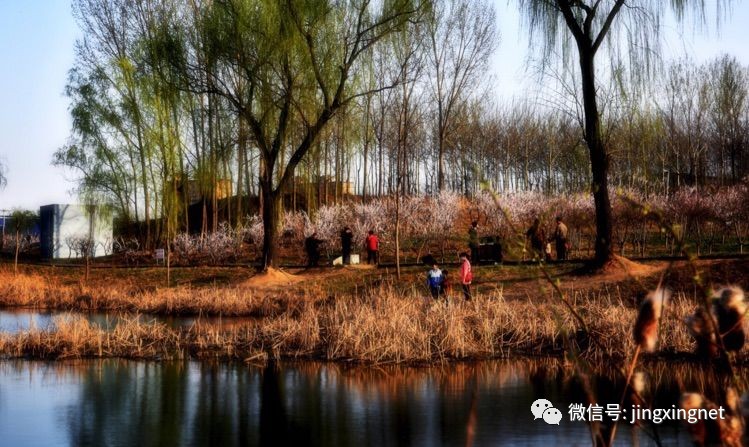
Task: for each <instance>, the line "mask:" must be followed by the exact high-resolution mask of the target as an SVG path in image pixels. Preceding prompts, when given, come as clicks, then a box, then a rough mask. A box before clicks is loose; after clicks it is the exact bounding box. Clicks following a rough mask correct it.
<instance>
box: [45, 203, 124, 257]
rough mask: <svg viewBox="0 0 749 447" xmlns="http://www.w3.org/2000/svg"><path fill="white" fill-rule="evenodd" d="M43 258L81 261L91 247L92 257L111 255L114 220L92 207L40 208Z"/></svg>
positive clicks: (48, 206) (47, 206)
mask: <svg viewBox="0 0 749 447" xmlns="http://www.w3.org/2000/svg"><path fill="white" fill-rule="evenodd" d="M39 223H40V230H41V231H40V233H41V234H40V246H41V247H40V249H41V256H42V257H43V258H47V259H66V258H82V257H84V254H85V253H84V252H82V247H85V246H89V247H90V251H91V255H92V256H93V257H97V256H105V255H108V254H110V253H111V252H112V216H111V215H109V214H107V213H104V212H103V211H102V209H101V208H100V207H97V206H93V205H61V204H55V205H45V206H42V207H41V208H39Z"/></svg>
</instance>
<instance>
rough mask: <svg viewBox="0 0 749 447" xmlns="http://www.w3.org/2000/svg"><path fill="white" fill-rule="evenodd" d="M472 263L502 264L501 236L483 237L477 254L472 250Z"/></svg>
mask: <svg viewBox="0 0 749 447" xmlns="http://www.w3.org/2000/svg"><path fill="white" fill-rule="evenodd" d="M471 261H472V262H473V263H474V264H476V265H479V264H482V263H487V262H488V263H494V262H497V263H499V262H502V241H501V239H500V237H499V236H486V237H482V238H481V240H480V242H479V245H478V248H477V250H476V253H473V250H471Z"/></svg>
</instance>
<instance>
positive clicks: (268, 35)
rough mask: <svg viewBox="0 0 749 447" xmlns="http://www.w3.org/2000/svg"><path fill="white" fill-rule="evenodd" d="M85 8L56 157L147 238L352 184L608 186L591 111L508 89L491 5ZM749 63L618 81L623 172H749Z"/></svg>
mask: <svg viewBox="0 0 749 447" xmlns="http://www.w3.org/2000/svg"><path fill="white" fill-rule="evenodd" d="M74 11H75V15H76V18H77V20H78V22H79V24H80V26H81V29H82V31H83V37H82V39H81V40H80V41H79V42H78V45H77V57H76V62H75V66H74V67H73V69H72V70H71V72H70V80H69V83H68V87H67V94H68V96H69V97H70V99H71V113H72V117H73V132H72V135H71V138H70V141H69V143H68V144H67V145H66V146H65V147H63V148H61V149H60V150H59V151H58V152H57V153H56V154H55V163H56V164H58V165H62V166H67V167H70V168H73V169H74V170H75V171H77V172H78V173H79V174H80V177H79V178H80V186H81V191H82V193H84V195H85V196H86V197H87V200H97V201H103V202H107V203H109V204H111V205H112V206H114V207H115V208H116V209H117V211H118V213H119V214H120V216H121V217H122V219H123V220H124V222H125V223H129V222H142V223H143V225H144V227H145V228H144V235H145V240H146V243H147V244H150V243H154V242H155V241H157V240H171V239H172V238H173V235H174V234H176V233H177V232H178V231H180V230H183V229H186V228H189V227H190V226H191V224H190V222H189V220H190V219H191V217H190V216H191V215H192V216H193V218H195V213H192V214H191V213H188V212H187V211H186V210H187V209H188V208H189V207H190V206H191V205H192V206H193V207H195V206H198V207H200V209H201V212H200V217H199V221H200V222H201V230H202V232H203V233H205V232H209V231H215V230H216V229H217V228H218V225H219V222H220V221H222V220H228V221H229V222H233V223H241V222H242V221H243V219H244V218H245V216H247V215H248V213H250V212H252V213H254V212H256V210H257V209H258V207H259V208H261V209H262V210H263V211H262V219H263V221H264V223H265V225H269V226H272V227H279V223H278V220H279V218H280V216H281V215H282V213H283V209H282V208H287V209H304V210H307V211H308V212H310V213H314V210H315V209H317V208H319V207H321V206H326V205H332V204H336V203H340V202H342V201H345V200H348V198H350V197H351V196H352V195H358V196H361V197H362V198H363V199H364V200H366V199H368V198H370V197H372V196H386V195H399V196H403V195H421V194H430V195H431V194H436V193H437V192H439V191H441V190H450V191H455V192H458V193H460V194H465V195H469V196H470V195H476V194H477V193H478V192H479V191H480V190H481V188H482V187H483V186H484V185H486V184H488V185H489V186H490V187H491V188H492V189H494V190H496V191H499V192H511V191H536V192H541V193H546V194H560V193H569V192H580V191H585V190H586V189H587V188H589V185H590V181H591V174H590V171H591V170H590V161H589V158H588V153H587V151H588V149H587V147H586V145H585V143H584V141H583V140H582V132H581V127H582V124H581V120H582V118H580V116H581V112H579V111H576V110H575V109H574V107H573V108H571V109H570V108H567V107H565V108H564V109H561V108H558V107H550V106H549V105H548V102H545V103H541V102H539V101H535V100H521V101H516V102H514V103H512V104H497V103H496V102H494V101H492V100H491V98H492V96H493V95H492V92H491V90H490V88H489V87H488V83H487V82H485V81H486V79H487V66H488V62H489V59H490V57H491V55H492V53H493V50H494V48H495V46H496V43H497V39H498V35H497V30H496V23H495V22H496V18H495V11H494V9H493V7H492V6H491V5H490V4H489V3H488V2H485V1H468V0H440V1H434V2H419V1H405V0H398V1H390V2H375V3H374V4H370V2H367V1H343V2H332V3H331V2H299V3H298V4H297V3H296V2H276V1H270V0H268V1H255V2H248V1H241V0H214V1H199V0H198V1H191V2H184V1H177V0H148V1H147V0H75V1H74ZM748 73H749V71H748V70H747V67H746V66H742V65H741V64H739V63H738V62H737V61H736V60H735V59H734V58H731V57H729V56H723V57H720V58H718V59H716V60H714V61H712V62H709V63H706V64H703V65H696V64H694V63H692V62H690V61H681V62H676V63H673V64H671V65H670V66H668V67H667V68H666V69H665V71H664V74H663V75H662V76H661V77H660V79H659V81H657V82H656V85H649V86H641V87H640V88H637V89H635V88H630V87H629V86H628V85H625V83H623V82H621V81H620V79H621V78H620V77H617V76H616V75H615V76H612V77H611V83H610V87H609V88H608V91H607V92H606V93H607V94H606V95H603V96H604V97H605V107H604V113H603V115H602V122H603V125H604V130H603V133H604V135H603V136H604V138H605V140H606V142H607V145H608V147H609V150H610V156H611V166H612V168H611V171H610V172H611V182H612V185H615V186H616V185H619V186H623V187H627V188H634V189H638V190H641V191H643V192H660V193H665V192H669V191H670V190H671V189H672V188H677V187H679V186H683V185H685V184H686V185H713V184H715V185H727V184H732V183H735V182H737V181H738V180H740V179H741V178H743V177H744V176H746V175H747V174H748V173H749V152H748V151H749V148H748V147H747V146H748V145H749V141H747V131H748V129H749V127H748V126H749V105H748V104H747V100H746V99H747V91H748V90H749V74H748ZM572 96H573V97H574V92H573V95H572ZM570 99H571V98H559V100H558V101H554V102H556V103H565V104H569V103H572V104H574V102H575V101H574V98H572V99H573V100H572V101H570ZM249 197H252V198H255V199H254V200H248V198H249ZM283 202H285V203H283ZM269 204H271V205H272V206H269ZM250 207H251V208H252V209H250ZM220 214H221V215H220ZM193 226H194V225H193ZM265 233H266V234H268V233H269V231H265ZM270 233H273V232H270ZM276 236H277V235H273V234H271V235H269V236H268V237H269V238H270V239H268V241H265V243H266V245H272V244H269V242H270V241H271V240H272V238H274V237H276Z"/></svg>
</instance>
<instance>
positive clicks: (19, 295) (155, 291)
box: [0, 269, 298, 317]
mask: <svg viewBox="0 0 749 447" xmlns="http://www.w3.org/2000/svg"><path fill="white" fill-rule="evenodd" d="M297 300H298V298H297V297H296V296H294V297H292V295H291V294H290V293H284V292H279V293H276V296H274V297H269V296H267V295H266V294H263V293H261V292H257V291H255V290H254V289H251V288H247V287H243V286H241V285H207V286H202V287H193V286H190V285H182V286H176V287H171V288H157V287H154V286H151V285H148V284H145V285H144V284H143V283H141V282H138V281H137V280H135V279H128V278H112V279H111V280H109V281H104V282H99V283H96V284H93V285H90V286H89V285H85V284H82V283H74V284H69V283H65V282H63V281H61V280H60V278H58V277H55V276H52V275H50V276H45V275H43V274H40V273H21V274H18V275H14V274H13V273H12V271H9V270H7V269H0V307H31V308H35V309H57V310H80V311H92V310H97V311H109V312H140V313H148V314H156V315H225V316H258V317H262V316H267V315H274V314H278V313H281V312H285V311H287V310H289V307H290V306H293V305H294V303H293V302H294V301H297Z"/></svg>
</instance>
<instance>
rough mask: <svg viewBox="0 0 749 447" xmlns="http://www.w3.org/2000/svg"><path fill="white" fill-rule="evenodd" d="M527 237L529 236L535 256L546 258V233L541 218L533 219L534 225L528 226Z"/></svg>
mask: <svg viewBox="0 0 749 447" xmlns="http://www.w3.org/2000/svg"><path fill="white" fill-rule="evenodd" d="M525 237H526V238H528V240H529V241H530V243H531V250H532V252H533V257H534V258H536V257H538V259H545V258H546V235H545V234H544V229H543V228H541V220H540V219H538V218H536V219H534V220H533V225H531V227H530V228H528V231H526V232H525Z"/></svg>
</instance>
